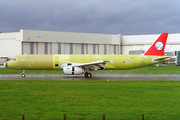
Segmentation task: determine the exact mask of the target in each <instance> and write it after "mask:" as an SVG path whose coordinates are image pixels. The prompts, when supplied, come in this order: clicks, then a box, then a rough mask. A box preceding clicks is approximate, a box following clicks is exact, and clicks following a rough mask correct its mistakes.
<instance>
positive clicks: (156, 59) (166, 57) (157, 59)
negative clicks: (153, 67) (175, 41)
mask: <svg viewBox="0 0 180 120" xmlns="http://www.w3.org/2000/svg"><path fill="white" fill-rule="evenodd" d="M168 58H169V60H170V59H171V57H169V56H165V57H161V58H153V61H160V60H165V59H168Z"/></svg>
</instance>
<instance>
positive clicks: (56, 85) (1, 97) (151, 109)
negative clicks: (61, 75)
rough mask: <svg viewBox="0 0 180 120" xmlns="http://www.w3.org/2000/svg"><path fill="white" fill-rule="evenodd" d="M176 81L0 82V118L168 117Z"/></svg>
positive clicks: (175, 114)
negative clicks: (143, 115) (142, 115)
mask: <svg viewBox="0 0 180 120" xmlns="http://www.w3.org/2000/svg"><path fill="white" fill-rule="evenodd" d="M179 96H180V82H179V81H0V119H1V120H20V119H21V116H22V114H25V119H27V120H29V119H32V120H40V119H41V120H47V119H48V120H49V119H55V120H56V119H63V114H66V116H67V120H80V119H84V120H86V119H87V120H94V119H96V120H97V119H98V120H101V119H102V115H103V114H105V115H106V120H117V119H118V120H122V119H123V120H130V119H131V120H132V119H135V120H136V119H137V120H140V119H141V114H145V120H154V119H158V120H172V119H179V118H180V97H179Z"/></svg>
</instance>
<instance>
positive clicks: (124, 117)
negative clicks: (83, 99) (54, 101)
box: [0, 113, 180, 120]
mask: <svg viewBox="0 0 180 120" xmlns="http://www.w3.org/2000/svg"><path fill="white" fill-rule="evenodd" d="M42 116H43V115H42ZM42 116H41V115H37V114H36V115H32V114H22V115H19V116H18V117H17V116H6V117H5V116H1V115H0V119H3V120H16V119H18V120H20V119H22V120H38V119H43V120H44V119H48V120H51V119H52V120H54V119H55V120H83V119H85V120H94V119H96V120H131V119H133V120H154V119H158V120H164V119H165V120H172V119H178V118H180V115H179V114H166V115H165V114H90V113H89V114H79V113H77V114H68V115H67V114H59V115H48V116H46V117H45V116H43V117H42Z"/></svg>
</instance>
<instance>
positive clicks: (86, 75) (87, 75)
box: [84, 72, 92, 78]
mask: <svg viewBox="0 0 180 120" xmlns="http://www.w3.org/2000/svg"><path fill="white" fill-rule="evenodd" d="M84 76H85V77H86V78H91V77H92V75H91V73H88V72H85V73H84Z"/></svg>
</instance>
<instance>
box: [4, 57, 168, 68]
mask: <svg viewBox="0 0 180 120" xmlns="http://www.w3.org/2000/svg"><path fill="white" fill-rule="evenodd" d="M162 57H164V56H148V55H58V54H53V55H18V56H15V57H14V59H13V60H10V61H8V63H7V66H8V68H12V69H22V70H55V69H56V70H57V69H61V65H62V64H67V63H90V62H95V61H102V60H110V61H112V62H107V63H106V64H105V69H106V70H126V69H133V68H139V67H144V66H148V65H152V64H156V63H162V62H165V61H168V60H170V58H166V59H162V60H159V61H154V60H153V59H157V58H162Z"/></svg>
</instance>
